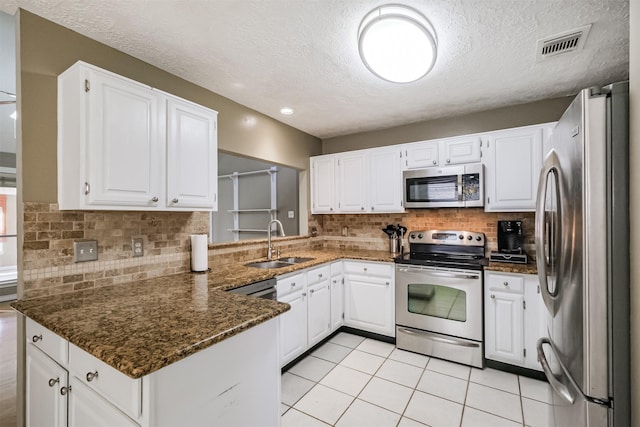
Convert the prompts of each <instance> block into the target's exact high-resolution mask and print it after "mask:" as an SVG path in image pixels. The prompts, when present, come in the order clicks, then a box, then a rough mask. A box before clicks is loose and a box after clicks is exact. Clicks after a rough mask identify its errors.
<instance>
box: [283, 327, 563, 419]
mask: <svg viewBox="0 0 640 427" xmlns="http://www.w3.org/2000/svg"><path fill="white" fill-rule="evenodd" d="M550 399H551V389H550V388H549V385H548V384H547V383H545V382H543V381H538V380H533V379H531V378H526V377H521V376H518V375H513V374H510V373H506V372H502V371H497V370H494V369H489V368H487V369H484V370H482V369H476V368H470V367H468V366H464V365H459V364H456V363H451V362H446V361H444V360H439V359H435V358H429V357H427V356H422V355H419V354H415V353H411V352H407V351H403V350H398V349H396V348H395V346H394V345H392V344H388V343H385V342H380V341H376V340H372V339H368V338H366V339H365V338H363V337H359V336H356V335H351V334H347V333H340V334H338V335H336V336H335V337H333V338H332V339H331V340H330V341H328V342H326V343H325V344H324V345H322V347H320V348H318V349H317V350H315V351H314V352H313V353H312V354H311V355H309V356H307V357H306V358H305V359H303V360H302V361H300V362H299V363H298V364H296V365H295V366H293V367H292V368H291V369H289V370H288V371H287V372H285V373H284V374H282V406H281V410H282V414H283V415H282V427H315V426H318V427H322V426H324V427H326V426H328V425H329V426H337V427H361V426H362V427H387V426H388V427H424V426H430V427H449V426H451V427H501V426H505V427H512V426H513V427H517V426H520V427H522V426H529V427H544V426H546V425H547V417H548V414H549V411H550V406H549V403H550V402H551V400H550Z"/></svg>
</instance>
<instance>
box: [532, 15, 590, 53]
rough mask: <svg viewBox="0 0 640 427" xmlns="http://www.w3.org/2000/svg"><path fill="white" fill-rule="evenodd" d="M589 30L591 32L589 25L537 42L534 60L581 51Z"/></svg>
mask: <svg viewBox="0 0 640 427" xmlns="http://www.w3.org/2000/svg"><path fill="white" fill-rule="evenodd" d="M589 30H591V24H589V25H585V26H584V27H580V28H575V29H573V30H569V31H565V32H563V33H559V34H555V35H553V36H550V37H546V38H544V39H540V40H538V43H537V48H536V59H537V60H541V59H545V58H549V57H551V56H556V55H560V54H563V53H569V52H576V51H578V50H581V49H582V48H583V47H584V43H585V41H586V40H587V36H588V35H589Z"/></svg>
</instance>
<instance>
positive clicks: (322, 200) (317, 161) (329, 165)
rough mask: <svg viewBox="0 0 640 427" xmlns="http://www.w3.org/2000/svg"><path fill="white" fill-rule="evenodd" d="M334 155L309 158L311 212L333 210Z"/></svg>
mask: <svg viewBox="0 0 640 427" xmlns="http://www.w3.org/2000/svg"><path fill="white" fill-rule="evenodd" d="M334 162H335V159H334V156H332V155H331V156H318V157H312V158H311V201H312V204H311V213H333V212H334V211H335V203H336V200H335V192H334V185H335V184H334V174H335V163H334Z"/></svg>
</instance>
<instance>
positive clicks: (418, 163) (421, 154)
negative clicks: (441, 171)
mask: <svg viewBox="0 0 640 427" xmlns="http://www.w3.org/2000/svg"><path fill="white" fill-rule="evenodd" d="M439 155H440V143H439V142H438V141H428V142H415V143H413V144H409V145H406V146H405V166H406V168H407V169H417V168H428V167H433V166H438V165H439V164H440V162H439Z"/></svg>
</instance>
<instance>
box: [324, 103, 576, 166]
mask: <svg viewBox="0 0 640 427" xmlns="http://www.w3.org/2000/svg"><path fill="white" fill-rule="evenodd" d="M572 99H573V97H572V96H571V97H563V98H554V99H548V100H544V101H538V102H532V103H529V104H522V105H515V106H511V107H505V108H498V109H495V110H488V111H482V112H478V113H471V114H465V115H463V116H457V117H447V118H443V119H436V120H429V121H424V122H418V123H412V124H408V125H404V126H397V127H393V128H389V129H383V130H377V131H371V132H362V133H357V134H352V135H346V136H337V137H334V138H328V139H324V140H323V141H322V153H323V154H330V153H337V152H341V151H349V150H359V149H361V148H371V147H381V146H384V145H393V144H401V143H405V142H413V141H423V140H428V139H435V138H445V137H449V136H456V135H465V134H470V133H477V132H486V131H492V130H498V129H506V128H511V127H517V126H527V125H535V124H539V123H547V122H555V121H556V120H558V119H560V116H562V113H563V112H564V110H566V108H567V106H568V105H569V103H570V102H571V100H572Z"/></svg>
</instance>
